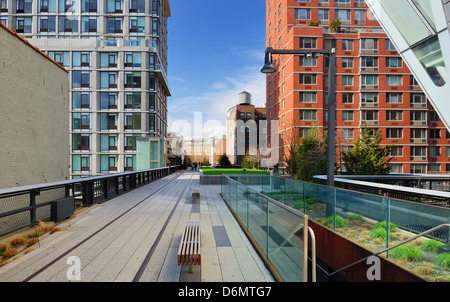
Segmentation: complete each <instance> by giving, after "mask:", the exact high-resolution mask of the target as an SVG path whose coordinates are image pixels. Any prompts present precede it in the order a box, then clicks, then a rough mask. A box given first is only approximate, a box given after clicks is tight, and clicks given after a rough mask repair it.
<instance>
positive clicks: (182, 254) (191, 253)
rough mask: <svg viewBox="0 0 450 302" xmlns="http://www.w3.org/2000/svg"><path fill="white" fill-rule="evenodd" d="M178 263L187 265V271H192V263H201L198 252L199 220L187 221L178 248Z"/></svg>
mask: <svg viewBox="0 0 450 302" xmlns="http://www.w3.org/2000/svg"><path fill="white" fill-rule="evenodd" d="M178 265H189V273H191V274H192V273H193V265H201V254H200V221H187V222H186V226H185V228H184V231H183V235H182V237H181V243H180V248H179V249H178Z"/></svg>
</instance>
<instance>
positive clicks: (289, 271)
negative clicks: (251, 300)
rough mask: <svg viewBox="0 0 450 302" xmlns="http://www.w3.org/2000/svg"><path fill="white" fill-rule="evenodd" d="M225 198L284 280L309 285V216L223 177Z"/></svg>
mask: <svg viewBox="0 0 450 302" xmlns="http://www.w3.org/2000/svg"><path fill="white" fill-rule="evenodd" d="M221 186H222V187H221V189H222V191H221V192H222V196H223V198H224V199H225V200H226V201H227V203H228V205H229V207H231V208H232V210H233V211H234V213H235V216H237V218H238V219H239V220H240V222H241V225H242V226H243V227H244V228H245V229H246V231H247V233H248V234H250V236H251V238H252V239H253V242H254V243H256V244H257V245H258V246H259V250H260V252H261V253H262V254H263V257H264V258H265V259H266V261H268V262H269V263H270V265H271V266H272V267H274V268H275V270H276V272H278V274H277V275H278V276H279V277H281V280H284V281H289V282H303V281H307V279H308V275H307V271H308V270H307V257H308V251H307V247H308V232H309V231H308V228H307V225H308V216H307V215H305V214H302V213H300V212H298V211H296V210H294V209H292V208H290V207H287V206H286V205H284V204H282V203H280V202H278V201H276V200H274V199H272V198H270V197H268V196H264V195H263V194H261V193H260V192H259V191H257V190H254V189H252V188H251V187H249V186H246V185H243V184H242V183H239V182H238V181H236V180H234V179H232V178H229V177H227V176H224V175H222V185H221Z"/></svg>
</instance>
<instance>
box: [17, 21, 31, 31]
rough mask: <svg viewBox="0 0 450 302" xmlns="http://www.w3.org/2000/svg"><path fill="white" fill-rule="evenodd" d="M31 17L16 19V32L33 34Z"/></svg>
mask: <svg viewBox="0 0 450 302" xmlns="http://www.w3.org/2000/svg"><path fill="white" fill-rule="evenodd" d="M31 23H32V19H31V17H25V18H19V17H18V18H16V32H18V33H23V34H30V33H31Z"/></svg>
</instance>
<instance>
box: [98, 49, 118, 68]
mask: <svg viewBox="0 0 450 302" xmlns="http://www.w3.org/2000/svg"><path fill="white" fill-rule="evenodd" d="M111 67H112V68H115V67H117V53H116V52H102V53H100V68H111Z"/></svg>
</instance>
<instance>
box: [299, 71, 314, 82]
mask: <svg viewBox="0 0 450 302" xmlns="http://www.w3.org/2000/svg"><path fill="white" fill-rule="evenodd" d="M316 83H317V75H315V74H306V73H303V74H300V84H301V85H315V84H316Z"/></svg>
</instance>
